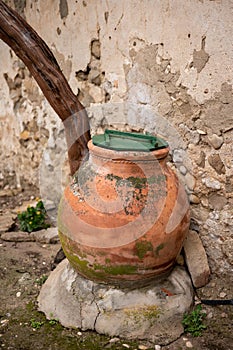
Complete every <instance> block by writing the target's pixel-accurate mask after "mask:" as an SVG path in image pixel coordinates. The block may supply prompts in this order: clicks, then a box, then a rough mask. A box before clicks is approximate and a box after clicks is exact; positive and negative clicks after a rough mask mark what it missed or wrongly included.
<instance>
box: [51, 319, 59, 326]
mask: <svg viewBox="0 0 233 350" xmlns="http://www.w3.org/2000/svg"><path fill="white" fill-rule="evenodd" d="M58 322H59V321H58V320H56V319H52V320H49V324H50V326H55V324H58Z"/></svg>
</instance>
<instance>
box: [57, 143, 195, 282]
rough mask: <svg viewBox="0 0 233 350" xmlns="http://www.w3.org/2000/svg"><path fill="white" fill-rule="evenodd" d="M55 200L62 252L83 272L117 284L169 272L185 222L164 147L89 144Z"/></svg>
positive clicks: (182, 197)
mask: <svg viewBox="0 0 233 350" xmlns="http://www.w3.org/2000/svg"><path fill="white" fill-rule="evenodd" d="M88 147H89V159H88V160H87V161H85V162H83V164H82V166H81V167H80V169H79V170H78V171H77V173H76V174H75V176H74V177H73V182H72V183H71V184H70V185H69V186H67V187H66V189H65V191H64V194H63V197H62V199H61V202H60V206H59V214H58V228H59V236H60V240H61V244H62V247H63V250H64V252H65V254H66V256H67V258H68V260H69V262H70V263H71V265H72V266H73V267H74V269H76V270H77V271H78V272H79V273H80V274H81V275H83V276H84V277H87V278H89V279H92V280H95V281H100V282H107V283H110V284H116V285H120V286H124V285H125V286H129V285H132V286H134V285H135V286H138V285H139V284H140V285H143V284H147V283H148V282H149V281H151V280H153V279H155V278H156V276H164V275H166V273H168V272H170V270H171V269H172V267H173V266H174V264H175V261H176V258H177V256H178V254H179V253H180V250H181V248H182V244H183V241H184V239H185V237H186V234H187V232H188V228H189V220H190V216H189V215H190V214H189V204H188V200H187V196H186V193H185V190H184V187H183V186H182V184H181V183H180V182H179V181H178V178H177V176H176V175H175V173H174V172H173V171H172V170H171V169H170V168H169V167H168V166H167V164H166V157H167V154H168V152H169V148H168V147H165V148H162V149H155V150H153V151H150V152H141V151H133V150H132V151H116V150H112V149H106V148H102V147H99V146H96V145H94V144H93V142H92V141H90V142H89V144H88Z"/></svg>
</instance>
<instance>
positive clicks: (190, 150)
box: [0, 0, 233, 273]
mask: <svg viewBox="0 0 233 350" xmlns="http://www.w3.org/2000/svg"><path fill="white" fill-rule="evenodd" d="M7 3H8V4H9V5H10V6H12V7H13V8H16V10H17V11H19V12H20V13H21V14H22V16H24V18H26V20H27V21H28V22H29V23H30V24H31V25H32V26H33V27H34V29H35V30H37V32H38V33H39V34H40V35H41V37H42V38H43V39H44V40H45V41H46V42H47V44H48V45H49V47H50V48H51V49H52V51H53V53H54V55H55V56H56V58H57V60H58V62H59V64H60V66H61V68H62V70H63V72H64V74H65V76H66V77H67V79H68V81H69V83H70V85H71V87H72V89H73V91H74V92H75V93H76V94H77V95H78V97H79V99H80V100H81V102H82V103H83V104H84V105H85V106H86V107H87V108H88V112H89V116H90V122H91V127H92V133H95V132H99V131H100V130H103V128H105V127H107V126H108V127H111V126H112V127H117V128H120V129H124V130H140V131H143V130H144V131H149V132H157V133H159V134H161V135H163V136H164V137H165V138H167V139H168V141H169V143H170V146H171V155H170V159H169V162H170V165H171V166H172V167H173V168H174V169H175V170H176V171H177V173H178V175H179V176H180V178H181V180H182V181H183V182H184V183H185V185H186V190H187V193H188V195H189V198H190V202H191V209H192V228H193V229H195V230H197V231H198V232H199V233H200V236H201V238H202V241H203V244H204V246H205V248H206V251H207V254H208V258H209V262H210V265H211V268H212V270H213V271H215V272H219V273H222V272H230V271H232V263H233V251H232V249H233V248H232V246H233V243H232V237H233V236H232V235H233V211H232V205H233V141H232V140H233V94H232V80H233V69H232V67H233V48H232V35H233V27H232V12H233V3H232V1H230V0H224V1H221V0H216V1H208V0H202V1H198V0H181V1H180V0H173V1H169V0H165V1H159V0H147V1H146V0H143V1H141V0H138V1H134V0H129V1H123V0H119V1H115V0H110V1H108V2H107V1H106V2H105V1H95V0H85V1H84V0H83V1H81V0H78V1H77V0H70V1H67V0H60V1H59V0H57V1H52V0H48V1H43V0H37V1H36V0H22V1H19V0H18V1H13V0H9V1H7ZM0 61H1V67H0V81H1V84H0V92H1V98H0V124H1V128H0V137H1V140H0V145H1V154H0V161H1V173H0V182H1V186H2V187H5V188H8V187H9V186H12V187H16V188H18V189H19V190H20V188H21V187H22V183H23V182H24V181H25V180H26V181H28V182H31V183H33V184H36V185H37V186H38V187H40V188H41V193H42V197H43V196H46V195H47V197H48V198H47V199H49V196H50V192H51V198H52V199H53V201H55V202H56V201H58V199H59V193H60V191H61V182H64V181H65V180H64V179H65V177H66V176H65V175H64V174H66V172H68V170H67V165H66V151H65V142H64V133H63V128H62V124H61V122H60V121H59V119H58V117H57V116H56V114H55V113H54V112H53V110H52V109H51V107H50V106H49V105H48V103H47V101H46V100H45V99H44V97H43V95H42V93H41V92H40V90H39V88H38V87H37V85H36V84H35V82H34V80H33V79H32V78H31V76H30V74H29V72H28V70H27V69H26V68H25V66H24V65H23V63H22V62H20V61H19V60H18V58H17V57H16V56H15V55H14V53H13V52H12V51H11V50H10V49H9V47H7V46H6V45H5V44H4V43H2V42H1V43H0ZM63 168H64V169H66V170H62V169H63ZM38 169H40V174H41V176H39V171H38ZM7 174H8V175H7ZM9 178H10V179H11V181H9ZM54 183H57V185H56V186H54ZM55 187H56V188H55ZM54 188H55V189H54Z"/></svg>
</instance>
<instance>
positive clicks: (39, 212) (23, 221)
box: [17, 200, 50, 232]
mask: <svg viewBox="0 0 233 350" xmlns="http://www.w3.org/2000/svg"><path fill="white" fill-rule="evenodd" d="M17 217H18V220H19V225H20V230H22V231H25V232H32V231H38V230H41V229H43V228H45V229H46V228H48V227H49V226H50V225H49V224H48V223H47V222H46V219H47V217H46V210H45V207H44V204H43V202H42V201H41V200H40V201H38V202H37V204H36V206H35V207H31V206H28V208H27V210H26V211H23V212H22V213H18V215H17Z"/></svg>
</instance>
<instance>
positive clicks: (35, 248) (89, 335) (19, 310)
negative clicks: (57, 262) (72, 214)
mask: <svg viewBox="0 0 233 350" xmlns="http://www.w3.org/2000/svg"><path fill="white" fill-rule="evenodd" d="M33 193H34V195H35V191H34V192H33ZM30 198H31V193H30V188H29V189H28V191H26V192H25V193H24V194H23V196H20V193H15V194H13V195H12V194H11V193H2V195H1V193H0V208H1V209H0V219H1V218H2V219H3V218H4V217H5V216H7V215H8V214H9V213H12V210H13V211H14V209H13V208H14V207H17V206H19V205H21V204H22V203H23V201H24V200H28V199H30ZM0 221H1V220H0ZM0 229H1V227H0ZM59 249H60V244H59V243H55V244H43V243H39V242H7V241H4V240H2V239H0V281H1V282H0V293H1V303H0V346H1V348H2V349H12V350H13V349H14V350H33V349H35V348H37V349H40V350H45V349H46V350H75V349H77V350H79V349H88V350H91V349H96V350H98V349H101V350H102V349H127V348H128V349H142V350H143V349H144V350H146V349H148V350H149V349H159V347H158V345H159V344H151V343H148V342H146V341H129V340H125V339H120V338H110V337H107V336H104V335H99V334H97V333H95V332H89V331H86V332H82V331H80V330H77V329H76V330H75V329H67V328H64V327H62V326H61V325H60V324H59V322H58V321H57V320H52V321H51V320H50V321H48V320H46V319H45V317H44V315H43V314H42V313H40V312H38V311H37V303H36V299H37V296H38V294H39V291H40V288H41V285H42V283H43V282H44V281H45V279H46V278H47V276H48V275H49V273H50V271H51V265H52V264H53V262H54V257H55V256H56V253H57V252H58V250H59ZM197 295H198V296H199V297H200V298H203V299H221V298H222V299H232V298H233V281H232V276H224V275H222V276H216V275H213V274H212V275H211V279H210V282H209V283H208V285H207V286H205V287H204V288H201V289H199V290H198V291H197ZM202 308H203V310H204V311H205V312H206V314H207V317H206V318H205V320H204V323H205V324H206V326H207V329H206V330H205V331H204V332H203V334H202V336H201V337H196V338H195V337H192V336H191V335H189V334H183V335H182V336H181V337H180V338H179V339H178V340H176V341H175V342H173V343H171V344H169V345H167V346H162V347H161V349H163V350H168V349H169V350H183V349H188V348H192V349H196V350H231V349H233V334H232V333H233V327H232V326H233V305H222V306H207V305H203V306H202ZM155 345H157V347H155Z"/></svg>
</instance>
